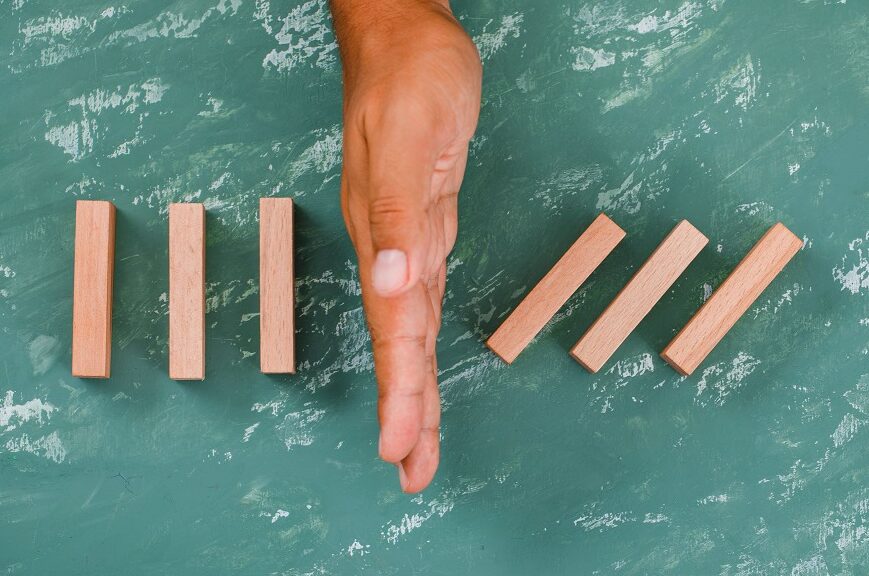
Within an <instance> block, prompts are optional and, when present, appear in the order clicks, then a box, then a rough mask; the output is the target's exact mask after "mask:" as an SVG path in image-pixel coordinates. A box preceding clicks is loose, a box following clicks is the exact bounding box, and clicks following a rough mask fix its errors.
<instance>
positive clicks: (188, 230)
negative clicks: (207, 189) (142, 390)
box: [169, 204, 205, 380]
mask: <svg viewBox="0 0 869 576" xmlns="http://www.w3.org/2000/svg"><path fill="white" fill-rule="evenodd" d="M169 377H170V378H172V379H173V380H203V379H204V378H205V207H204V206H203V205H202V204H170V205H169Z"/></svg>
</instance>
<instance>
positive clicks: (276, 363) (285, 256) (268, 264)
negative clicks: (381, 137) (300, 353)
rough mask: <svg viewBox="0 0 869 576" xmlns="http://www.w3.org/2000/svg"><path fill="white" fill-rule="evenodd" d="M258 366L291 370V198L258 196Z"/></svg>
mask: <svg viewBox="0 0 869 576" xmlns="http://www.w3.org/2000/svg"><path fill="white" fill-rule="evenodd" d="M259 222H260V224H259V226H260V228H259V230H260V231H259V234H260V236H259V242H260V244H259V250H260V252H259V254H260V264H259V271H260V272H259V273H260V370H261V371H262V372H263V373H265V374H284V373H289V374H295V372H296V353H295V314H294V305H295V298H294V295H293V291H294V278H293V200H292V199H291V198H260V201H259Z"/></svg>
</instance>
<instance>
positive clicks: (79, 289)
mask: <svg viewBox="0 0 869 576" xmlns="http://www.w3.org/2000/svg"><path fill="white" fill-rule="evenodd" d="M74 260H75V261H74V272H73V276H74V279H73V297H72V375H73V376H77V377H79V378H108V377H109V375H110V373H111V362H112V283H113V276H114V268H115V265H114V263H115V206H114V204H112V203H111V202H106V201H103V200H79V201H77V202H76V203H75V258H74Z"/></svg>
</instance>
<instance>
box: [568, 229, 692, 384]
mask: <svg viewBox="0 0 869 576" xmlns="http://www.w3.org/2000/svg"><path fill="white" fill-rule="evenodd" d="M708 241H709V240H708V239H707V238H706V236H704V235H703V234H701V233H700V231H699V230H697V229H696V228H694V226H692V225H691V224H690V223H689V222H688V221H687V220H683V221H682V222H680V223H679V224H678V225H677V226H676V227H675V228H674V229H673V231H672V232H670V234H668V235H667V237H666V238H665V239H664V241H663V242H661V244H660V245H659V246H658V247H657V248H656V249H655V251H654V252H653V253H652V255H651V256H649V259H648V260H646V263H645V264H643V266H642V267H641V268H640V269H639V270H638V271H637V273H636V274H634V276H633V278H631V280H630V281H629V282H628V283H627V285H625V287H624V288H622V290H621V292H619V293H618V296H616V298H615V300H613V301H612V303H610V305H609V306H608V307H607V309H606V310H604V311H603V314H601V315H600V318H598V319H597V320H596V321H595V323H594V324H592V325H591V328H589V329H588V330H587V331H586V333H585V334H584V335H583V336H582V338H580V339H579V342H577V343H576V345H575V346H574V347H573V349H572V350H571V351H570V353H571V355H572V356H573V357H574V358H575V359H576V360H577V362H579V363H580V364H582V365H583V366H584V367H585V368H586V369H587V370H588V371H590V372H597V371H598V370H600V369H601V367H603V365H604V364H605V363H606V361H607V360H609V358H610V356H612V355H613V353H614V352H615V351H616V349H617V348H618V347H619V346H621V344H622V342H624V341H625V339H626V338H627V337H628V336H629V335H630V333H631V332H633V331H634V329H635V328H636V327H637V325H638V324H639V323H640V321H641V320H642V319H643V318H645V316H646V314H648V313H649V311H650V310H651V309H652V307H653V306H654V305H655V304H656V303H657V302H658V300H660V299H661V297H662V296H663V295H664V293H665V292H666V291H667V290H668V289H669V288H670V286H672V285H673V282H675V281H676V279H677V278H678V277H679V276H680V275H681V274H682V272H684V271H685V268H687V267H688V264H690V263H691V261H692V260H694V258H695V257H696V256H697V254H699V253H700V250H702V249H703V247H704V246H706V243H707V242H708Z"/></svg>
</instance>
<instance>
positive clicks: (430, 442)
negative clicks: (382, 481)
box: [399, 363, 441, 493]
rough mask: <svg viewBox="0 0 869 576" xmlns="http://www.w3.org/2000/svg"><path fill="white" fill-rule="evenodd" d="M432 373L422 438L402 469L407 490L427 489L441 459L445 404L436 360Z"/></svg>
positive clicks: (400, 471)
mask: <svg viewBox="0 0 869 576" xmlns="http://www.w3.org/2000/svg"><path fill="white" fill-rule="evenodd" d="M431 372H432V378H431V379H430V380H429V382H428V384H427V385H426V388H425V391H424V393H423V404H424V414H425V416H424V420H423V424H422V428H421V429H420V433H419V439H418V441H417V443H416V445H415V446H414V447H413V450H411V452H410V454H408V455H407V457H406V458H405V459H404V460H403V461H402V462H401V465H402V466H401V468H399V480H400V482H401V489H402V490H403V491H405V492H407V493H416V492H419V491H420V490H423V489H425V488H426V487H427V486H428V485H429V484H430V483H431V481H432V479H433V478H434V475H435V472H437V468H438V463H439V460H440V416H441V403H440V394H439V393H438V386H437V365H436V364H435V363H432V368H431Z"/></svg>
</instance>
